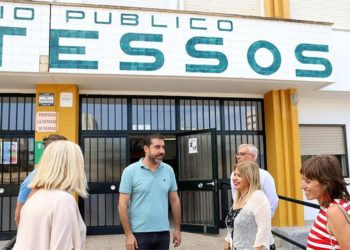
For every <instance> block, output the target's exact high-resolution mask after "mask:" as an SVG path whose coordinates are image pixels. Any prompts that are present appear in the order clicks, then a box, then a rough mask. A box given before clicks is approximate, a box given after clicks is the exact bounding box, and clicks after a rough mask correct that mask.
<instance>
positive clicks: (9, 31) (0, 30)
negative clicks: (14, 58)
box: [0, 26, 27, 67]
mask: <svg viewBox="0 0 350 250" xmlns="http://www.w3.org/2000/svg"><path fill="white" fill-rule="evenodd" d="M5 35H6V36H26V35H27V29H26V28H20V27H3V26H0V67H1V66H2V49H3V46H4V36H5Z"/></svg>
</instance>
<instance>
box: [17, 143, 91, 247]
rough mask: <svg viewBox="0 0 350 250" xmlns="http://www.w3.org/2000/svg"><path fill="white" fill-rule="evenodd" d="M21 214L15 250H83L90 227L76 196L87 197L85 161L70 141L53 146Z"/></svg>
mask: <svg viewBox="0 0 350 250" xmlns="http://www.w3.org/2000/svg"><path fill="white" fill-rule="evenodd" d="M29 187H30V188H31V189H32V192H31V193H30V195H29V197H28V200H27V201H26V203H25V204H24V206H23V209H22V210H21V220H20V223H19V227H18V232H17V239H16V244H15V246H14V248H13V249H15V250H18V249H20V250H22V249H26V250H32V249H33V250H48V249H69V250H70V249H75V250H77V249H78V250H80V249H83V246H84V242H85V238H86V226H85V224H84V222H83V220H82V218H81V215H80V212H79V209H78V206H77V203H76V201H75V199H74V197H73V196H72V192H75V193H77V194H78V195H79V196H81V197H86V196H87V181H86V176H85V172H84V158H83V155H82V152H81V149H80V147H79V146H78V145H77V144H75V143H73V142H69V141H55V142H52V143H51V144H50V145H49V146H48V147H47V148H46V149H45V150H44V153H43V155H42V158H41V160H40V163H39V169H38V172H37V174H36V175H35V177H34V179H33V181H32V182H31V184H30V185H29Z"/></svg>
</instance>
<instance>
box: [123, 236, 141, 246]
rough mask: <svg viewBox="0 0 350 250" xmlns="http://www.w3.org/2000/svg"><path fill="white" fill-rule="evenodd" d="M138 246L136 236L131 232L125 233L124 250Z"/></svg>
mask: <svg viewBox="0 0 350 250" xmlns="http://www.w3.org/2000/svg"><path fill="white" fill-rule="evenodd" d="M137 248H139V247H138V245H137V241H136V238H135V236H134V235H133V234H128V235H126V238H125V249H126V250H135V249H137Z"/></svg>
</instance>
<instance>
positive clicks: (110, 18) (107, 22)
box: [94, 11, 112, 24]
mask: <svg viewBox="0 0 350 250" xmlns="http://www.w3.org/2000/svg"><path fill="white" fill-rule="evenodd" d="M94 16H95V19H94V20H95V23H99V24H111V23H112V13H111V12H109V16H108V21H99V20H97V12H96V11H95V15H94Z"/></svg>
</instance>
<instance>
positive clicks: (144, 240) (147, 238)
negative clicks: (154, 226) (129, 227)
mask: <svg viewBox="0 0 350 250" xmlns="http://www.w3.org/2000/svg"><path fill="white" fill-rule="evenodd" d="M134 235H135V238H136V241H137V245H138V247H139V248H138V250H169V245H170V233H169V231H164V232H148V233H134Z"/></svg>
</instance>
